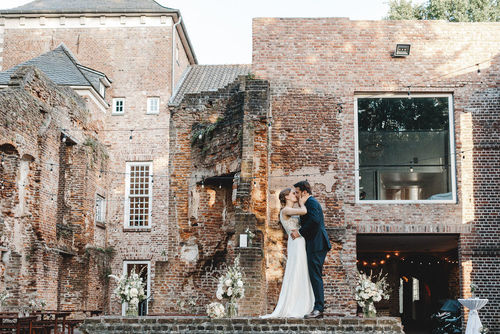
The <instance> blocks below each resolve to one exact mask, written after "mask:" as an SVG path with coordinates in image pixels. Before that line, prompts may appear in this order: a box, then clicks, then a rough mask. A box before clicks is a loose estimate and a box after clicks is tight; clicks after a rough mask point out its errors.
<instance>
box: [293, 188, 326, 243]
mask: <svg viewBox="0 0 500 334" xmlns="http://www.w3.org/2000/svg"><path fill="white" fill-rule="evenodd" d="M305 207H306V208H307V214H305V215H303V216H301V217H300V225H301V227H300V229H299V233H300V235H302V236H303V237H304V239H306V251H307V252H319V251H324V250H330V249H331V248H332V246H331V245H330V240H328V234H327V233H326V229H325V221H324V216H323V209H321V205H320V204H319V202H318V200H316V198H314V197H312V196H311V197H309V198H308V199H307V201H306V203H305Z"/></svg>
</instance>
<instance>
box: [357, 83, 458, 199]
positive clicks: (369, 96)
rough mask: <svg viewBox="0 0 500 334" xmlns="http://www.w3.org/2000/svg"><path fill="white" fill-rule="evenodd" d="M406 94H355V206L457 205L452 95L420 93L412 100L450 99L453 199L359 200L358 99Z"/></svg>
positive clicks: (399, 96)
mask: <svg viewBox="0 0 500 334" xmlns="http://www.w3.org/2000/svg"><path fill="white" fill-rule="evenodd" d="M405 97H407V95H405V94H390V93H388V94H383V93H382V94H377V95H372V94H355V95H354V168H355V169H354V177H355V180H354V183H355V187H354V188H355V194H354V195H355V204H362V205H363V204H456V203H457V180H456V151H455V123H454V119H455V117H454V111H455V108H454V104H453V94H452V93H435V94H434V93H432V92H429V93H418V94H411V97H412V98H419V97H423V98H425V97H427V98H431V97H447V98H448V122H449V136H450V168H451V193H452V199H446V200H425V199H420V200H360V199H359V190H360V189H359V187H360V186H359V137H358V136H359V128H358V99H363V98H373V99H375V98H383V99H385V98H405Z"/></svg>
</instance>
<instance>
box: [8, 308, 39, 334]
mask: <svg viewBox="0 0 500 334" xmlns="http://www.w3.org/2000/svg"><path fill="white" fill-rule="evenodd" d="M36 319H37V317H36V316H28V317H25V316H19V313H17V312H0V321H1V322H0V333H12V332H13V331H14V330H15V332H16V334H20V333H28V334H32V333H33V322H34V321H36Z"/></svg>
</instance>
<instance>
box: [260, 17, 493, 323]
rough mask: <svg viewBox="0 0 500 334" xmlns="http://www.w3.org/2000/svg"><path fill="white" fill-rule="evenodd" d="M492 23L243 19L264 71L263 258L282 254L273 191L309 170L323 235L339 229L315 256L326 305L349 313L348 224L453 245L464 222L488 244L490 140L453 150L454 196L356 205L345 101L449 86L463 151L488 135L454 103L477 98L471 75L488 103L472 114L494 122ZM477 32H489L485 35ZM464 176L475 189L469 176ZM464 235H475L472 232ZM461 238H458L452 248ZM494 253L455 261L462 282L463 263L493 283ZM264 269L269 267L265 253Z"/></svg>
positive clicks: (349, 104)
mask: <svg viewBox="0 0 500 334" xmlns="http://www.w3.org/2000/svg"><path fill="white" fill-rule="evenodd" d="M499 32H500V24H497V23H493V24H490V23H472V24H452V23H446V22H436V21H415V22H408V21H401V22H398V21H375V22H374V21H350V20H348V19H278V18H259V19H254V21H253V69H252V70H253V73H254V74H255V75H256V76H257V77H258V78H262V79H266V80H269V81H270V84H271V96H272V102H271V105H272V107H271V109H272V112H273V114H272V116H273V126H272V127H271V142H272V147H271V150H270V165H269V169H270V176H271V178H270V180H271V184H270V186H269V192H270V194H271V198H270V202H269V203H270V231H269V233H268V235H269V244H270V245H269V246H268V250H269V251H268V253H269V254H270V255H272V256H269V257H268V259H267V261H268V262H269V261H272V260H271V259H279V254H280V253H281V252H282V244H283V242H282V241H280V240H279V239H280V238H281V237H280V235H279V234H277V235H276V236H273V233H274V231H276V230H277V229H278V227H277V225H276V224H277V221H278V220H277V215H278V208H279V202H278V201H277V194H278V192H279V190H280V189H282V188H284V187H285V186H287V185H291V184H293V183H294V182H296V181H298V180H300V179H308V180H309V181H310V182H311V183H312V185H313V191H314V194H315V195H316V196H317V197H318V198H319V200H320V202H321V203H322V206H323V208H324V209H325V219H326V225H327V229H329V233H330V235H331V236H334V235H335V234H336V232H340V231H343V230H345V231H344V232H341V233H340V234H341V235H343V234H344V233H345V236H346V237H345V239H341V240H335V239H336V238H335V237H333V238H332V239H334V245H333V251H332V252H330V253H329V256H328V258H327V261H326V264H325V271H326V275H325V280H326V282H325V284H326V285H325V290H326V304H327V309H328V311H329V312H330V311H333V312H335V311H339V312H343V313H348V314H353V313H354V312H355V309H356V308H355V307H356V306H355V303H353V301H352V287H353V274H354V270H355V260H356V257H355V253H356V241H355V238H354V237H353V236H354V235H355V233H357V232H358V233H359V232H363V233H394V232H397V233H410V232H413V233H432V232H433V233H436V232H437V233H440V232H447V233H462V234H461V235H462V239H463V241H462V243H464V242H465V243H467V242H468V241H467V240H470V239H468V238H469V232H470V231H471V228H472V231H473V234H474V233H478V232H474V231H475V230H477V231H481V232H479V234H482V235H481V236H482V237H483V240H484V241H482V244H484V245H485V247H486V246H488V247H497V248H498V229H497V228H496V225H495V224H492V220H494V219H495V218H494V217H495V215H496V211H497V210H496V209H494V208H493V207H494V206H495V203H496V200H495V195H494V187H495V186H492V185H491V183H494V182H495V181H494V180H493V178H494V177H495V172H494V170H493V169H492V167H489V169H488V168H487V167H486V166H491V165H492V163H493V164H494V163H496V154H495V150H494V149H487V150H486V151H484V150H481V152H482V153H479V152H478V153H474V154H475V157H476V158H475V164H474V162H473V160H472V159H471V158H472V155H471V154H469V153H465V154H464V156H465V158H463V159H462V158H461V156H460V155H457V162H456V167H457V185H458V192H457V194H458V199H459V201H458V203H457V204H421V205H418V204H394V205H376V204H356V203H355V201H354V199H355V157H354V154H355V147H354V145H355V141H354V139H355V138H354V129H355V126H356V125H355V124H354V100H355V97H356V94H366V95H370V94H376V93H379V92H383V93H385V92H388V93H401V94H407V91H408V86H411V88H410V89H411V92H412V93H413V94H415V93H416V92H422V93H432V92H449V93H452V94H453V97H454V111H455V113H454V121H455V123H454V128H455V145H456V150H457V152H459V151H460V150H468V149H472V148H473V147H474V146H475V145H476V144H475V142H474V141H475V140H476V141H477V140H478V139H475V138H477V135H475V132H476V129H477V131H479V132H480V133H487V132H486V131H483V130H481V129H480V128H478V127H477V125H475V124H474V116H473V117H472V119H471V117H470V116H469V114H466V113H464V111H466V109H467V108H470V109H472V110H476V111H478V110H477V109H478V108H477V106H476V105H477V103H475V104H474V103H472V102H471V103H469V98H470V97H471V96H473V94H474V92H475V91H476V90H477V85H478V84H480V81H486V82H489V83H485V85H486V86H488V85H489V86H490V93H489V95H488V96H487V97H486V94H485V95H484V96H483V97H479V98H478V99H479V101H482V102H481V103H484V104H487V105H489V107H488V108H484V111H483V117H486V116H485V115H484V114H488V115H489V116H488V117H492V118H491V121H489V122H488V121H487V119H486V118H485V119H484V121H485V123H486V122H488V123H489V128H490V129H489V131H491V130H493V131H494V130H495V129H494V127H495V126H496V125H492V124H496V123H494V121H493V119H495V117H496V114H495V112H492V110H495V108H497V106H496V103H497V102H495V101H496V100H495V96H496V95H495V93H494V91H496V90H497V88H496V86H497V84H496V83H495V80H497V81H498V79H495V78H498V70H497V65H498V59H497V58H492V56H495V55H497V54H498V53H499V51H500V49H499V43H498V36H500V34H499ZM483 34H487V35H488V36H495V37H494V38H492V39H485V38H482V36H483ZM396 43H410V44H411V55H410V56H409V57H407V58H392V57H391V56H390V53H391V52H392V51H393V50H394V48H395V46H396ZM444 50H446V51H444ZM478 63H480V66H481V76H478V75H477V66H476V65H475V64H478ZM486 78H487V79H486ZM339 104H341V105H339ZM340 106H341V107H340ZM491 127H493V128H491ZM491 140H493V139H491ZM474 152H476V151H475V150H474ZM283 175H290V176H289V177H282V176H283ZM293 175H297V176H293ZM475 178H477V181H474V184H477V187H476V186H472V183H469V182H468V181H469V180H470V181H472V180H474V179H475ZM478 182H479V183H478ZM469 185H470V186H469ZM479 188H480V189H481V190H479ZM495 189H496V188H495ZM476 194H477V195H480V194H484V195H481V196H484V197H482V198H483V201H484V203H487V204H486V205H485V206H484V209H481V210H484V211H482V212H483V213H482V214H481V215H482V217H484V218H481V219H477V220H473V218H472V217H473V216H474V215H475V214H477V210H478V207H477V206H476V205H475V204H474V201H475V199H474V198H476V197H475V196H476ZM486 194H488V195H486ZM486 196H488V197H487V198H486ZM477 200H478V201H479V199H477ZM479 207H482V205H480V206H479ZM488 214H489V215H488ZM487 215H488V216H487ZM273 224H274V225H273ZM335 229H339V230H337V231H336V230H335ZM335 231H336V232H335ZM332 233H333V234H332ZM485 236H486V237H487V238H485V239H484V237H485ZM490 237H491V239H490ZM470 242H471V243H472V244H476V241H474V240H471V241H470ZM488 243H489V244H488ZM493 245H495V246H493ZM464 247H466V246H465V245H462V249H464ZM465 254H466V253H461V257H464V258H463V259H462V260H466V261H468V259H467V258H465V256H466V255H465ZM496 259H498V257H496V258H495V257H494V256H490V255H489V256H486V257H485V258H483V257H481V260H479V258H478V261H476V265H475V269H474V270H473V269H472V267H471V269H466V268H467V266H468V265H467V264H466V262H462V264H463V270H462V276H461V280H462V284H465V283H464V282H467V280H468V278H466V276H467V275H468V274H465V272H466V271H469V272H470V271H471V270H473V272H476V273H477V276H475V277H477V279H478V280H480V281H482V282H484V283H482V284H484V285H485V286H488V287H492V284H493V283H491V281H492V279H491V278H492V277H495V275H498V273H497V272H495V269H494V268H496V267H497V266H495V265H494V263H496V261H497V260H496ZM473 262H474V261H473ZM492 264H493V265H492ZM490 265H491V267H490ZM471 266H472V265H471ZM273 267H279V266H278V264H276V263H275V264H273ZM480 268H481V269H480ZM281 275H282V273H281V272H276V274H274V273H272V272H270V271H268V279H269V281H270V284H271V285H270V286H271V291H270V293H269V297H270V301H271V300H276V299H277V295H276V293H277V292H278V291H279V290H278V285H279V284H275V286H274V287H273V283H272V281H273V280H274V281H276V282H278V281H279V277H280V276H281ZM488 282H489V283H488ZM462 286H463V285H462ZM495 289H497V288H495ZM495 289H491V290H490V291H496V290H495ZM463 290H464V288H462V292H463ZM489 296H491V297H492V298H493V299H496V298H494V297H493V296H492V295H489ZM495 303H496V302H493V303H492V304H493V306H492V308H491V309H488V311H486V312H489V313H488V314H489V315H494V316H493V317H492V319H498V316H499V315H498V314H497V313H494V312H496V311H490V310H494V309H495V306H496V304H495ZM496 309H498V307H496ZM491 321H496V320H491ZM491 321H490V322H489V324H490V325H491V324H492V322H491Z"/></svg>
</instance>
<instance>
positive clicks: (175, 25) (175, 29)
mask: <svg viewBox="0 0 500 334" xmlns="http://www.w3.org/2000/svg"><path fill="white" fill-rule="evenodd" d="M181 21H182V16H179V21H177V23H175V24H174V25H173V27H172V93H171V94H170V95H171V98H172V96H174V88H175V49H176V45H175V32H176V31H177V26H178V25H179V24H180V23H181Z"/></svg>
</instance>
